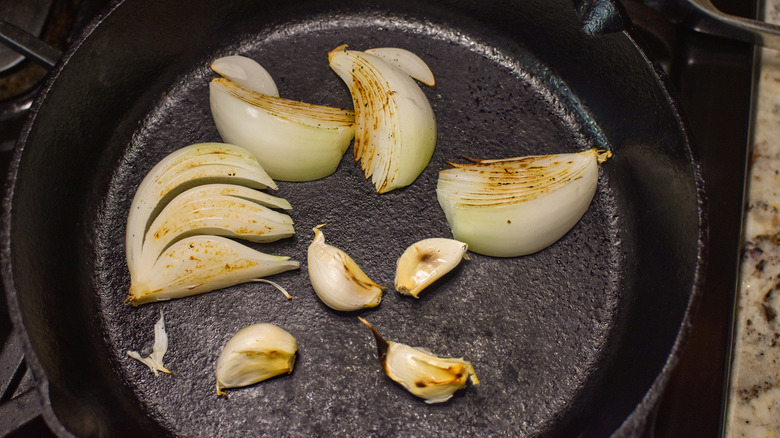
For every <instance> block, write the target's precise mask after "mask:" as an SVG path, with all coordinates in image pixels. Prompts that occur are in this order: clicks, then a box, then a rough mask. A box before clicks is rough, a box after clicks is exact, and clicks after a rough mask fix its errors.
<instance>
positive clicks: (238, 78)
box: [211, 55, 279, 97]
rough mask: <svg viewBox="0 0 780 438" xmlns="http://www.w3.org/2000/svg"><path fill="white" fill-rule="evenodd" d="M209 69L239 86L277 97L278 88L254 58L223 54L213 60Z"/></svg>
mask: <svg viewBox="0 0 780 438" xmlns="http://www.w3.org/2000/svg"><path fill="white" fill-rule="evenodd" d="M211 69H212V70H214V72H216V73H217V74H219V75H220V76H222V77H224V78H225V79H228V80H230V81H232V82H234V83H235V84H236V85H238V86H239V87H242V88H246V89H247V90H250V91H255V92H257V93H260V94H267V95H269V96H275V97H279V90H278V89H277V88H276V82H274V79H273V78H272V77H271V74H270V73H268V70H266V69H265V68H263V66H262V65H260V64H259V63H258V62H257V61H255V60H254V59H251V58H247V57H245V56H238V55H232V56H225V57H224V58H219V59H217V60H214V62H212V63H211Z"/></svg>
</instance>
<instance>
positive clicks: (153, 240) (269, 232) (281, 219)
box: [141, 184, 295, 272]
mask: <svg viewBox="0 0 780 438" xmlns="http://www.w3.org/2000/svg"><path fill="white" fill-rule="evenodd" d="M262 195H265V193H263V192H260V191H257V190H254V189H250V188H246V187H242V186H236V185H229V184H207V185H203V186H198V187H193V188H191V189H189V190H187V191H185V192H183V193H181V194H180V195H179V196H177V197H176V198H174V199H173V200H172V201H171V202H169V203H168V205H166V206H165V208H164V209H163V210H162V211H161V212H160V214H159V215H158V216H157V218H155V220H154V222H152V225H151V226H150V227H149V230H148V231H147V232H146V237H145V238H144V246H143V249H142V252H141V254H142V255H141V257H142V262H141V266H142V268H141V269H142V272H146V271H147V270H149V269H151V267H152V266H153V265H154V263H155V261H156V260H157V258H158V257H159V256H160V254H161V253H162V251H163V250H164V249H165V248H166V247H168V246H169V245H170V244H171V243H172V242H175V241H176V240H179V239H181V238H183V237H186V236H188V235H193V234H211V235H222V236H227V237H235V238H240V239H244V240H249V241H252V242H273V241H276V240H279V239H283V238H285V237H290V236H292V235H293V234H295V230H294V229H293V220H292V219H291V218H290V216H288V215H286V214H284V213H279V212H276V211H274V210H271V209H269V208H268V207H265V206H263V205H261V204H260V203H259V202H258V201H256V199H257V198H260V199H264V198H265V197H264V196H262ZM266 196H268V195H266ZM277 199H280V198H277ZM284 202H287V201H284ZM277 204H278V202H277ZM288 205H289V203H288Z"/></svg>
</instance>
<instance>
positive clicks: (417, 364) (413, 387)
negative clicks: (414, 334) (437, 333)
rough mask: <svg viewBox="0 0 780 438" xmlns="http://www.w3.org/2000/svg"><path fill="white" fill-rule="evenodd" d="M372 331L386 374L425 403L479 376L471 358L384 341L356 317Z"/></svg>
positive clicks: (448, 395)
mask: <svg viewBox="0 0 780 438" xmlns="http://www.w3.org/2000/svg"><path fill="white" fill-rule="evenodd" d="M359 319H360V321H361V322H363V324H365V325H367V326H368V327H369V328H370V329H371V331H372V332H373V333H374V338H375V339H376V343H377V350H378V352H379V361H380V363H381V364H382V367H383V368H384V370H385V373H386V374H387V376H388V377H390V378H391V379H393V380H394V381H396V382H397V383H399V384H401V386H403V387H404V388H406V390H407V391H409V392H410V393H412V394H414V395H415V396H417V397H420V398H422V399H424V400H425V402H426V403H429V404H433V403H442V402H445V401H447V400H449V399H450V398H452V395H453V394H454V393H455V392H456V391H457V390H459V389H461V388H463V387H464V386H465V385H466V382H468V381H469V380H470V381H471V384H472V385H479V379H478V378H477V374H476V373H475V371H474V366H473V365H472V364H471V362H468V361H466V360H464V359H463V358H450V357H439V356H436V355H434V354H431V353H430V352H428V351H425V350H424V349H422V348H414V347H410V346H408V345H404V344H399V343H397V342H392V341H385V340H384V338H382V336H381V335H380V334H379V332H378V331H377V330H376V328H374V326H372V325H371V324H369V323H368V322H367V321H366V320H365V319H363V318H359Z"/></svg>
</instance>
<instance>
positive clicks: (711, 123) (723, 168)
mask: <svg viewBox="0 0 780 438" xmlns="http://www.w3.org/2000/svg"><path fill="white" fill-rule="evenodd" d="M9 3H11V2H5V3H3V4H0V17H1V18H4V19H8V20H12V19H13V20H18V22H17V23H15V24H18V25H19V26H20V27H26V28H27V29H28V30H30V31H31V32H33V33H36V34H38V35H40V36H42V38H43V39H45V40H46V41H47V42H48V43H49V44H51V45H53V46H55V47H57V48H59V49H61V50H64V49H65V48H67V46H68V44H70V43H71V42H72V41H74V39H75V38H76V37H77V35H78V34H79V32H80V31H81V29H82V28H83V27H84V26H85V25H86V24H87V23H88V22H89V20H91V19H92V18H93V17H94V16H96V15H97V13H98V11H99V10H100V9H101V8H102V7H103V6H104V5H105V4H106V3H108V1H107V0H30V1H27V2H25V5H27V7H28V9H26V10H25V11H22V12H23V13H22V14H21V15H22V18H19V16H18V15H19V14H18V13H19V12H20V11H19V10H18V9H19V8H17V6H16V5H15V6H14V8H15V9H14V14H10V13H9V12H8V10H7V8H8V6H7V5H8V4H9ZM623 3H624V5H625V6H626V9H627V11H628V12H629V15H630V16H631V18H632V20H633V22H634V23H635V25H636V26H637V28H638V29H639V36H640V38H641V42H642V43H643V45H644V46H645V48H646V49H647V50H648V51H649V53H650V55H651V57H652V58H653V59H655V60H657V62H658V63H659V64H660V65H661V66H662V67H663V69H664V70H665V71H666V72H667V74H668V75H669V78H670V80H671V83H672V85H673V88H674V89H675V91H676V92H677V93H678V94H679V96H678V97H679V101H680V103H681V105H682V107H683V108H682V110H683V114H684V115H685V117H686V118H687V121H688V125H689V127H690V131H691V135H692V137H693V140H694V141H693V145H694V148H695V152H696V154H697V155H698V156H699V157H700V160H701V165H702V171H703V175H704V180H705V184H706V186H707V187H706V193H707V194H708V200H707V201H708V202H707V205H708V208H709V210H710V214H709V217H710V219H709V226H710V236H717V238H711V242H710V243H709V247H710V255H711V256H712V257H710V260H711V262H710V263H709V265H708V266H707V268H706V272H705V273H704V276H705V278H706V281H705V284H704V285H703V286H704V293H703V294H702V297H701V299H700V302H699V304H698V308H697V312H696V313H695V314H694V319H693V327H692V330H691V334H690V337H689V340H688V342H687V343H686V346H685V348H684V350H683V354H682V356H681V361H680V363H679V365H678V367H677V368H676V370H675V372H674V374H673V376H672V380H671V382H670V385H669V387H668V389H667V391H666V393H665V395H664V398H663V401H662V403H661V405H660V406H659V408H658V410H657V417H656V421H655V423H654V426H653V429H651V430H649V431H647V433H646V434H645V435H647V436H654V435H658V436H718V435H720V434H721V424H722V412H723V403H724V402H725V395H726V394H727V392H726V386H725V385H726V375H727V371H728V364H729V358H730V348H731V346H730V343H731V321H732V317H733V316H732V314H733V300H734V290H735V287H736V284H737V272H738V271H737V269H738V260H739V248H740V237H741V223H742V214H743V213H742V212H743V210H742V206H743V196H744V194H743V190H744V189H743V187H744V184H743V182H744V180H745V164H746V156H747V152H748V145H749V144H750V143H749V134H750V113H751V110H752V95H753V93H752V87H753V83H754V72H755V69H754V67H753V66H754V58H755V55H754V53H755V51H754V48H753V47H752V46H750V45H748V44H745V43H739V42H734V41H729V40H726V39H723V38H719V37H713V36H708V35H703V34H699V33H697V32H694V31H692V30H690V29H688V28H687V27H686V26H684V25H682V24H680V23H678V20H677V17H670V16H668V14H665V13H661V12H659V11H657V10H656V9H652V8H649V7H648V6H646V4H655V3H659V2H658V1H647V0H646V1H645V2H644V3H643V2H640V1H639V0H624V1H623ZM645 3H646V4H645ZM713 3H714V4H715V5H716V6H717V7H718V8H720V9H721V10H722V11H724V12H726V13H731V14H734V15H738V16H743V17H755V16H756V9H757V5H756V4H751V3H755V2H745V1H741V0H720V1H713ZM4 8H6V10H4ZM25 14H26V15H25ZM4 49H5V48H3V47H0V171H1V172H2V175H5V174H6V173H7V168H8V165H9V162H10V159H11V156H12V154H13V148H14V144H15V137H16V135H18V132H19V131H20V130H21V128H22V125H23V122H24V120H25V118H26V116H27V112H28V108H29V105H30V102H31V100H32V98H33V97H34V95H35V92H36V90H37V86H39V85H40V83H41V81H42V80H43V78H44V76H45V74H46V70H45V69H43V68H42V67H39V66H37V65H35V64H34V63H32V62H30V61H26V60H21V59H17V58H15V57H14V56H13V54H12V53H9V52H8V51H4ZM9 65H10V67H9ZM0 180H2V181H3V182H5V180H4V179H0ZM713 213H714V214H713ZM715 255H717V256H715ZM0 287H2V283H0ZM0 436H3V437H22V436H25V437H27V436H51V432H49V430H48V428H47V427H46V424H45V422H44V421H43V419H42V416H41V414H40V407H39V400H38V395H37V390H36V388H35V385H34V382H33V380H32V378H31V376H30V374H29V372H28V370H27V367H26V365H25V363H24V353H23V351H22V347H21V342H19V341H17V340H16V338H15V336H14V335H13V329H12V326H11V323H10V318H9V316H8V310H7V305H6V302H5V300H2V299H0Z"/></svg>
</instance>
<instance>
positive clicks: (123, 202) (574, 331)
mask: <svg viewBox="0 0 780 438" xmlns="http://www.w3.org/2000/svg"><path fill="white" fill-rule="evenodd" d="M374 18H376V19H378V20H382V19H381V18H379V17H355V18H352V17H344V18H343V22H345V23H350V28H348V29H344V28H343V27H340V26H339V27H336V26H333V25H328V24H326V25H325V26H319V25H317V24H316V23H318V22H319V19H317V18H314V19H313V21H312V22H311V23H302V24H300V25H297V26H291V27H290V28H282V29H280V30H278V31H277V32H278V33H277V34H273V35H270V36H268V37H265V36H264V35H260V36H259V37H257V38H256V39H254V38H253V39H252V40H250V41H247V42H246V43H245V44H242V45H239V46H236V47H231V48H230V49H229V50H225V51H224V52H220V53H210V54H209V55H210V57H211V58H216V57H218V56H221V55H224V54H227V53H242V54H246V55H248V56H250V57H252V58H253V59H256V60H258V61H259V62H260V63H261V64H263V65H264V66H266V67H267V69H268V70H269V72H270V73H271V75H272V76H273V77H274V78H275V80H276V81H277V82H278V84H279V88H280V95H281V96H283V97H288V98H292V99H298V100H304V101H308V102H312V101H314V102H315V103H322V104H328V105H334V106H341V107H346V108H351V100H350V96H349V92H348V90H347V89H346V87H345V86H344V84H343V83H342V81H341V80H340V79H339V78H338V77H337V76H336V75H335V73H333V72H332V71H330V68H329V67H328V63H327V53H328V51H329V50H331V49H333V48H335V47H336V46H338V45H339V44H342V43H345V42H348V43H349V44H350V46H351V47H354V48H363V49H367V48H370V47H374V46H382V45H386V46H392V47H404V48H409V49H411V50H412V51H414V52H415V53H418V54H420V55H421V56H422V57H423V58H424V59H425V60H426V61H427V62H428V63H429V66H430V68H431V70H432V71H434V72H436V73H435V74H436V78H437V84H438V85H437V86H436V87H434V88H432V89H425V91H426V95H427V96H428V98H429V100H430V102H431V105H432V106H433V108H434V111H435V113H436V116H437V121H438V126H439V133H440V134H439V137H438V142H437V148H436V152H435V154H434V156H433V158H432V160H431V164H430V166H428V168H427V169H426V170H425V172H424V173H423V174H422V176H421V177H420V178H419V179H418V180H417V182H415V183H414V184H413V185H412V186H411V187H409V188H407V189H405V190H397V191H394V192H391V193H388V194H385V195H382V196H378V195H376V194H375V193H374V190H373V186H372V185H371V184H370V183H369V182H368V181H365V179H364V177H363V176H362V173H361V170H360V168H359V166H357V165H356V164H354V162H353V161H354V160H353V159H352V157H351V154H352V150H351V149H350V150H349V151H348V153H347V154H345V157H344V159H343V160H342V163H341V165H340V167H339V169H338V171H337V173H336V174H334V175H333V176H331V177H329V178H325V179H322V180H319V181H315V182H310V183H279V185H280V189H279V191H278V192H276V193H274V194H277V195H278V196H281V197H284V198H286V199H287V200H289V201H290V203H291V204H292V205H293V211H292V212H291V216H292V217H293V220H295V225H296V236H295V237H294V238H293V239H290V240H289V241H284V242H279V243H276V244H273V245H259V246H256V247H258V248H260V249H261V250H264V251H266V252H269V253H272V254H281V255H289V256H292V257H293V258H294V259H296V260H299V261H301V262H303V263H304V265H303V266H302V269H301V271H302V272H293V273H287V274H283V275H279V276H276V277H274V280H275V281H278V282H279V283H281V284H282V285H284V287H285V288H287V289H288V290H289V291H290V292H291V293H292V294H293V295H294V297H295V298H294V299H293V300H292V301H289V302H288V301H287V300H285V298H284V297H283V296H282V295H281V294H280V293H278V292H277V291H276V290H274V289H273V288H272V287H270V286H268V285H257V284H250V285H244V286H239V287H235V288H230V289H228V290H223V291H220V292H215V293H209V294H204V295H200V296H197V297H193V298H188V299H180V300H176V301H171V302H169V303H164V304H161V305H145V306H142V307H140V308H138V309H133V308H130V307H127V306H125V305H124V304H122V298H123V296H124V295H125V291H124V290H116V288H114V287H113V286H114V285H115V284H116V283H114V279H116V278H123V279H126V278H128V275H127V273H126V269H127V268H126V265H125V264H124V263H122V262H121V261H122V258H123V256H124V253H123V248H124V246H123V245H122V241H123V238H124V224H125V220H126V216H127V212H128V206H129V203H130V201H131V200H132V194H133V193H134V191H135V190H134V188H135V187H136V186H137V185H138V184H139V183H140V180H141V178H142V177H143V175H144V174H145V171H148V169H150V168H151V166H152V165H153V164H154V163H156V162H157V161H159V160H160V159H161V158H162V157H163V156H164V155H165V154H167V153H169V152H170V151H172V150H173V149H174V148H178V147H181V146H184V145H186V144H188V143H189V142H197V141H220V138H219V136H218V134H217V132H216V129H215V127H214V125H213V122H212V121H211V120H210V113H209V105H208V81H209V79H210V78H211V77H212V76H213V74H210V73H209V71H208V70H207V68H208V61H209V58H204V59H203V60H202V62H197V63H196V64H197V68H196V70H194V71H192V72H189V73H188V74H186V75H185V76H184V77H183V78H182V79H181V82H179V83H177V84H176V85H175V86H174V87H173V88H172V89H171V90H170V91H169V92H168V93H166V95H165V96H164V97H163V98H162V99H161V100H160V101H159V102H158V104H157V105H156V108H155V109H154V111H152V113H151V114H150V116H149V118H148V119H146V120H145V121H144V124H143V126H142V127H141V129H139V135H138V136H137V137H136V138H135V139H134V141H133V143H132V145H131V147H130V148H129V150H128V151H127V154H126V156H125V157H124V159H123V162H122V164H121V165H120V166H119V169H118V171H117V173H116V177H115V178H114V179H113V181H112V184H111V187H110V191H109V197H108V199H107V202H106V203H105V206H104V210H105V220H102V221H98V222H97V223H96V224H95V226H96V227H98V229H99V230H100V231H99V235H100V237H101V238H100V239H99V240H98V241H97V247H96V250H97V252H98V254H99V255H100V257H99V258H98V260H97V266H96V271H97V272H99V273H101V280H99V282H98V284H97V286H98V292H99V294H100V299H101V301H102V302H101V307H102V308H103V309H104V312H105V319H106V321H107V323H106V327H107V329H108V336H109V339H110V344H111V345H112V346H113V347H114V348H113V350H114V351H115V352H116V353H117V354H119V355H120V356H119V357H117V362H118V364H119V369H120V372H122V373H123V374H124V375H125V376H126V378H127V379H128V381H130V382H135V383H136V384H137V385H138V391H137V392H138V397H139V398H140V399H141V401H142V403H145V404H146V405H148V408H149V410H150V411H151V412H154V413H155V414H157V415H160V417H161V420H162V421H164V422H166V423H169V424H170V426H171V427H172V428H174V429H175V430H177V431H179V432H181V433H182V434H186V435H193V434H204V435H216V433H217V432H220V433H223V434H224V433H226V432H228V431H229V432H232V433H236V434H237V435H245V434H251V433H253V432H257V429H256V428H258V427H260V428H262V427H263V426H264V425H265V424H267V426H265V427H270V428H272V430H274V429H276V428H277V427H279V425H280V424H286V425H287V426H285V427H290V429H292V430H296V431H300V432H304V431H307V430H308V431H309V432H308V433H304V434H310V433H312V432H314V434H315V435H319V436H326V435H330V434H333V433H334V432H337V431H339V432H349V431H354V432H358V431H364V432H371V431H373V432H393V434H395V433H400V434H402V435H408V434H412V433H422V434H425V435H427V434H429V433H430V434H434V432H438V433H441V432H446V431H451V432H456V431H458V432H459V433H463V434H465V435H473V434H476V433H478V432H480V431H481V432H485V431H488V430H492V431H493V432H498V431H500V430H518V431H524V432H530V431H533V430H534V429H537V428H539V427H540V426H542V423H543V422H544V421H545V420H547V419H548V418H549V417H550V416H551V414H554V413H555V412H558V411H561V410H563V409H565V408H566V407H567V405H568V404H570V403H572V402H573V401H574V400H576V399H577V398H578V397H581V396H582V395H583V394H581V393H580V389H581V388H582V386H583V385H584V384H585V383H586V382H587V380H588V379H589V378H592V377H593V376H592V372H593V370H594V369H595V368H597V365H596V364H597V362H598V361H599V358H600V356H601V355H602V354H603V353H602V349H603V348H604V344H605V342H606V339H607V337H608V335H609V328H610V327H611V325H612V324H611V322H612V318H613V314H614V308H615V307H616V306H617V305H618V301H619V297H620V284H619V282H618V281H617V279H616V278H615V276H616V274H617V272H618V270H617V269H615V268H616V267H618V266H619V265H618V262H619V251H620V245H619V243H618V242H617V241H616V240H617V239H616V236H615V234H616V232H615V230H614V229H610V228H609V227H606V226H604V224H609V223H610V222H612V221H611V220H610V218H612V217H614V215H615V214H614V211H612V210H613V209H612V208H611V205H612V204H613V203H612V201H611V200H610V196H609V195H608V194H607V193H605V192H604V190H601V191H600V192H599V193H598V194H597V196H596V201H595V203H594V205H593V208H591V210H590V212H589V213H588V214H587V215H586V216H585V217H584V218H583V220H582V223H581V224H580V225H579V226H578V227H576V229H575V230H574V231H573V232H572V233H571V234H570V235H568V236H567V237H566V239H564V241H562V242H560V244H558V245H555V247H553V248H551V249H550V250H549V251H546V252H545V253H544V254H540V255H538V256H534V257H522V258H514V259H499V258H489V257H484V256H480V255H476V254H474V255H473V257H472V260H471V261H465V262H464V263H463V264H462V266H461V267H460V268H459V269H458V270H457V271H456V272H455V273H453V275H450V276H449V277H448V278H447V279H446V280H445V281H442V282H440V283H438V284H437V285H436V287H434V288H432V289H430V290H428V291H426V292H425V293H423V294H422V297H421V299H419V300H415V299H409V298H408V297H402V296H400V294H398V293H397V292H395V291H394V290H392V284H393V278H394V273H395V261H396V259H397V258H398V257H399V256H400V255H401V253H402V252H403V251H404V249H405V248H406V247H407V246H409V245H411V244H412V243H414V242H416V241H417V240H420V239H424V238H427V237H440V236H444V237H450V236H451V234H450V232H449V228H448V227H447V222H446V220H445V219H444V213H443V212H442V210H441V208H440V207H439V205H438V203H437V201H436V193H435V188H436V181H437V177H438V171H439V170H441V169H444V168H447V167H449V166H448V165H447V164H446V162H445V161H446V160H453V159H455V160H457V159H459V156H460V155H468V156H478V157H484V158H499V157H506V156H518V155H526V154H543V153H553V152H563V151H579V150H584V149H587V148H590V147H594V146H596V145H594V144H592V143H591V142H589V141H588V140H587V136H586V135H585V133H584V129H583V127H582V124H581V123H577V122H578V121H577V120H576V119H575V117H574V116H573V115H572V114H567V113H566V112H564V111H565V110H564V109H562V108H556V107H555V106H554V103H552V102H551V101H552V100H553V96H552V92H551V90H549V89H545V88H543V85H542V84H534V83H533V81H534V79H535V78H533V77H529V76H533V75H534V72H529V71H527V67H526V66H524V65H523V64H527V62H528V61H526V60H517V61H516V62H518V66H517V67H518V70H512V69H509V68H506V67H504V66H502V65H500V64H498V62H497V60H495V59H491V58H489V57H485V56H484V55H481V54H480V53H478V51H479V50H485V51H486V50H487V48H485V47H484V46H483V47H480V46H476V47H467V46H465V45H464V44H463V42H461V41H453V40H452V39H444V38H441V39H437V38H431V36H434V37H436V36H437V35H442V36H445V37H446V36H448V34H449V33H450V31H448V30H447V29H441V28H438V29H436V28H434V29H430V28H429V29H426V30H423V32H424V33H423V34H422V35H419V34H415V33H413V32H414V31H415V30H416V29H420V28H421V27H422V25H423V23H415V22H406V23H404V22H400V23H399V22H393V21H392V20H388V19H385V20H382V21H384V22H382V21H379V22H378V23H377V22H376V21H373V19H374ZM369 19H371V21H368V20H369ZM367 21H368V22H367ZM379 26H381V27H382V28H384V29H385V30H377V27H379ZM334 27H335V28H334ZM431 31H432V32H433V35H426V34H425V33H427V32H431ZM269 39H271V40H273V42H269V41H268V40H269ZM524 67H525V68H524ZM423 87H424V86H423ZM605 182H607V185H608V181H605ZM320 223H327V224H328V225H327V226H326V227H325V228H324V229H323V232H324V233H325V238H326V242H329V243H330V244H332V245H335V246H337V247H339V248H342V249H344V250H345V251H347V252H348V253H349V254H350V255H351V256H352V257H353V258H354V259H355V260H356V261H358V263H359V264H360V265H361V266H362V267H363V270H364V271H365V272H366V273H368V274H369V276H370V277H371V278H372V279H373V280H374V281H376V282H377V283H379V284H382V285H387V286H390V289H388V290H387V291H386V293H385V297H384V300H383V302H382V304H381V305H380V306H379V307H378V308H377V309H376V310H373V311H367V312H364V313H362V315H363V316H364V317H365V318H367V319H368V320H369V321H371V322H372V323H373V324H374V325H375V326H376V327H378V329H379V330H380V331H381V332H382V333H384V336H386V337H387V338H388V339H391V340H396V341H398V342H403V343H406V344H409V345H417V346H427V347H428V348H430V349H432V350H433V351H434V352H437V353H439V354H445V355H451V356H456V357H458V356H461V355H464V356H465V357H466V358H467V359H468V360H470V361H472V362H473V363H474V365H475V366H476V371H477V375H478V376H479V378H480V380H481V381H482V382H484V383H483V384H482V385H480V386H478V387H475V388H471V389H468V390H466V391H464V392H462V393H459V394H458V396H456V397H455V399H454V400H453V401H452V402H450V403H447V404H445V405H443V406H427V405H426V404H425V403H424V402H422V401H420V400H416V399H415V398H414V397H413V396H412V395H409V394H407V393H406V392H405V390H404V389H402V388H401V387H400V386H398V385H396V384H394V383H392V382H391V381H390V380H389V379H388V378H387V377H386V376H385V375H384V373H383V372H382V371H381V369H380V366H379V363H378V362H377V358H376V349H375V347H374V341H373V338H372V335H371V333H370V331H368V330H367V329H366V327H365V326H363V325H362V324H360V323H359V322H358V320H357V318H356V315H357V314H338V313H336V312H333V311H331V310H329V309H328V308H327V307H325V306H324V305H323V304H321V303H320V302H319V300H318V298H317V297H316V295H315V294H314V291H313V289H312V288H311V286H310V284H309V280H308V275H307V274H306V265H305V262H306V258H305V257H306V249H307V247H308V244H309V243H310V242H311V239H312V236H313V233H312V231H311V229H312V227H314V226H315V225H317V224H320ZM264 248H265V249H264ZM128 281H129V280H126V281H125V282H123V283H127V282H128ZM160 309H163V311H164V312H165V315H166V324H167V327H168V333H169V339H170V346H169V350H170V352H169V353H168V355H166V359H167V361H166V364H167V365H168V366H170V369H171V370H173V371H174V373H175V375H174V376H172V377H168V376H165V377H161V378H154V377H153V376H152V375H151V373H149V370H148V369H146V367H145V366H143V365H141V364H139V363H137V362H135V361H133V360H129V359H127V358H125V357H122V355H123V354H124V352H125V351H127V350H133V349H136V348H138V347H139V346H141V345H144V343H149V335H150V334H151V327H152V326H153V325H154V322H155V321H156V319H157V318H158V317H159V310H160ZM255 322H271V323H274V324H277V325H279V326H281V327H283V328H285V329H286V330H287V331H289V332H290V333H291V334H293V336H295V337H296V339H297V340H298V343H299V349H300V357H299V359H298V361H297V363H296V366H295V371H294V373H293V375H291V376H289V377H286V378H279V379H275V380H273V381H270V382H266V383H264V384H260V385H257V386H254V387H252V388H249V389H245V390H238V391H230V399H229V400H223V399H217V398H216V394H215V390H214V378H213V371H214V364H215V363H216V358H217V355H218V354H219V350H220V348H221V346H222V345H224V344H225V342H227V340H228V339H229V338H230V336H232V335H233V334H234V333H235V332H236V331H238V330H239V329H240V328H242V327H244V326H246V325H249V324H252V323H255ZM129 331H132V332H135V333H134V334H133V335H131V336H128V332H129ZM190 412H208V413H209V415H203V416H200V417H196V418H192V419H190V420H189V421H186V422H183V421H181V419H183V418H187V417H188V416H189V413H190ZM388 413H392V415H388ZM216 418H219V421H215V419H216ZM242 419H247V420H248V421H247V422H246V423H245V424H242V423H241V420H242ZM258 423H259V425H258ZM226 425H227V430H226V429H225V426H226ZM494 428H495V429H494ZM210 432H213V433H210ZM362 434H363V433H358V435H362Z"/></svg>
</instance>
